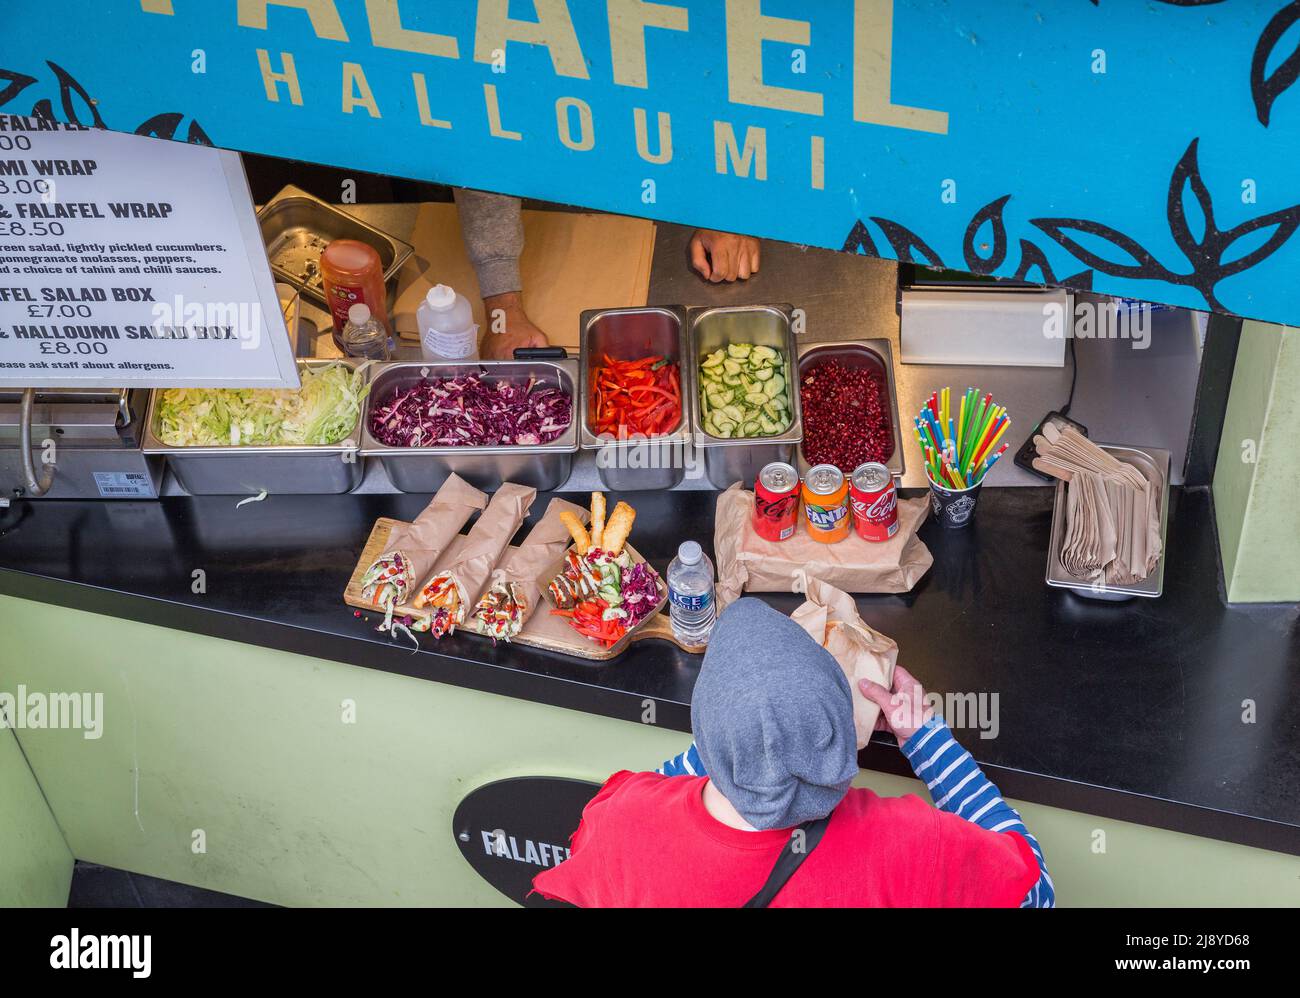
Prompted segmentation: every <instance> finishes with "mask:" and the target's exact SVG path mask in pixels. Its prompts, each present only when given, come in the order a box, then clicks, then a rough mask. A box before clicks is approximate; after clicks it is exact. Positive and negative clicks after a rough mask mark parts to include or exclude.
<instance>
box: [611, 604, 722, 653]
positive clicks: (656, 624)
mask: <svg viewBox="0 0 1300 998" xmlns="http://www.w3.org/2000/svg"><path fill="white" fill-rule="evenodd" d="M647 638H656V639H658V640H660V641H669V642H671V643H672V644H675V645H676V646H677V647H678V648H680V649H681V650H682V651H684V652H689V653H690V654H692V655H703V654H704V650H705V648H706V647H707V646H706V645H688V644H683V643H682V642H681V641H679V640H678V639H677V635H676V634H674V633H673V625H672V622H671V621H670V620H669V619H668V614H666V613H656V614H655V615H654V616H653V617H651V618H650V619H649V620H647V621H646V622H645V623H644V624H642V625H641V626H640V627H639V628H637V630H636V631H634V632H633V634H632V636H631V638H630V639H629V640H628V644H632V643H633V642H636V641H644V640H646V639H647Z"/></svg>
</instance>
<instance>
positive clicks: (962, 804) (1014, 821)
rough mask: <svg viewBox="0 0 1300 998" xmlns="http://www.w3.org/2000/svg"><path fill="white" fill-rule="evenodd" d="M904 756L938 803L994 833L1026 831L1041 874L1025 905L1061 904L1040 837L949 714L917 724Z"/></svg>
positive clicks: (1033, 906) (1031, 906)
mask: <svg viewBox="0 0 1300 998" xmlns="http://www.w3.org/2000/svg"><path fill="white" fill-rule="evenodd" d="M903 755H905V756H906V757H907V761H908V763H910V764H911V766H912V772H914V773H916V778H917V779H918V780H920V781H921V782H922V783H924V784H925V785H926V787H927V789H929V791H930V797H931V799H932V800H933V801H934V806H935V807H937V808H939V809H940V810H941V811H947V812H948V813H949V814H955V815H957V816H958V817H961V818H965V819H966V820H967V821H970V822H972V823H974V824H976V825H979V826H980V827H981V828H985V829H988V830H989V831H990V832H1018V833H1019V834H1020V835H1022V836H1023V837H1024V839H1025V841H1026V842H1028V843H1029V848H1030V849H1032V850H1033V853H1034V858H1035V859H1036V860H1037V861H1038V870H1039V874H1040V875H1039V878H1038V882H1037V883H1035V884H1034V886H1033V887H1031V888H1030V889H1029V893H1028V894H1027V895H1026V896H1025V899H1024V901H1022V902H1021V904H1020V907H1022V908H1053V907H1055V905H1056V892H1055V890H1054V888H1053V886H1052V878H1051V876H1050V875H1049V874H1048V872H1047V862H1046V860H1044V859H1043V850H1042V848H1041V847H1040V846H1039V845H1038V840H1037V839H1036V838H1034V837H1033V836H1032V835H1031V834H1030V833H1029V829H1028V828H1026V827H1025V823H1024V821H1023V820H1021V817H1020V814H1019V813H1018V812H1017V811H1016V809H1015V808H1013V807H1012V806H1011V805H1010V804H1008V803H1007V802H1006V801H1004V800H1003V799H1002V794H1001V793H999V792H998V788H997V787H996V786H994V785H993V783H992V782H990V781H989V778H988V777H987V776H985V775H984V773H983V771H982V770H981V769H980V767H979V764H978V763H977V762H976V761H975V760H974V759H973V758H972V757H971V754H970V753H969V752H967V751H966V750H965V749H964V748H962V747H961V745H960V744H959V743H958V741H957V739H956V738H955V737H953V733H952V730H951V729H950V728H949V727H948V725H947V724H946V723H944V721H943V719H942V718H939V717H936V718H933V719H931V720H929V721H927V722H926V723H925V725H924V726H923V727H921V728H919V729H917V731H916V733H915V734H914V735H912V737H911V738H909V739H908V740H907V742H906V743H905V744H904V745H903Z"/></svg>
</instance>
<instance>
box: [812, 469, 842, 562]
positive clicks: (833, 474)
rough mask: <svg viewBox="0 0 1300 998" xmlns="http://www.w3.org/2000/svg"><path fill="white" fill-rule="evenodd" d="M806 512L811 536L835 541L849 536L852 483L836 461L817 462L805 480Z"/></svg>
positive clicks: (832, 542)
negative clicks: (827, 462) (850, 483)
mask: <svg viewBox="0 0 1300 998" xmlns="http://www.w3.org/2000/svg"><path fill="white" fill-rule="evenodd" d="M803 512H804V520H805V521H806V522H807V524H808V536H809V537H811V538H812V539H813V540H815V541H821V542H822V543H823V544H834V543H835V542H836V541H842V540H844V538H846V537H848V536H849V527H850V526H851V523H852V521H851V519H850V517H849V483H848V479H846V478H845V477H844V472H842V471H840V469H839V468H837V467H835V465H833V464H817V465H814V466H813V467H811V468H809V469H808V474H807V475H805V476H804V480H803Z"/></svg>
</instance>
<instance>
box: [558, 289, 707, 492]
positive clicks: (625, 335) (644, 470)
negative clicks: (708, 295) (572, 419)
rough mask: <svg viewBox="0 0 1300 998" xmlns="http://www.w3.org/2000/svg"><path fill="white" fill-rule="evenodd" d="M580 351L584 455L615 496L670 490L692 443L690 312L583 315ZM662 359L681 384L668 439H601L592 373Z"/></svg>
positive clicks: (662, 436)
mask: <svg viewBox="0 0 1300 998" xmlns="http://www.w3.org/2000/svg"><path fill="white" fill-rule="evenodd" d="M581 325H582V332H581V334H580V335H581V351H580V354H579V360H580V364H581V367H580V370H581V384H582V425H581V427H580V434H581V446H582V449H583V450H594V451H595V452H596V469H597V471H599V473H600V480H601V482H602V484H604V486H605V488H607V489H609V490H610V491H613V492H635V491H641V490H645V489H671V488H672V487H673V486H674V485H677V484H678V483H679V482H681V480H682V478H683V477H684V476H685V474H686V444H687V443H688V442H689V441H690V439H691V422H690V414H689V407H688V405H687V396H689V395H691V394H692V393H693V392H694V390H695V389H694V386H695V377H694V371H695V365H694V364H693V363H692V362H691V360H690V351H689V350H688V349H687V333H686V328H687V317H686V310H685V309H684V308H681V307H674V308H607V309H589V310H588V311H585V312H583V313H582V320H581ZM658 354H663V355H664V356H666V357H668V358H669V359H670V360H673V361H676V363H677V368H678V373H679V377H680V379H681V393H682V399H681V401H682V415H681V418H680V419H679V420H678V422H677V425H676V426H674V427H673V428H672V429H671V430H669V431H668V432H667V433H661V434H656V435H655V436H653V437H642V438H639V439H631V440H616V439H615V438H614V437H612V436H608V435H606V436H604V437H601V436H598V435H597V434H596V433H595V432H594V431H593V430H592V427H591V421H592V415H593V413H592V389H591V377H592V373H593V371H594V370H595V369H596V368H598V367H599V366H600V365H601V363H602V362H603V358H604V357H605V356H609V357H610V358H611V359H613V360H640V359H641V358H642V357H650V356H655V355H658Z"/></svg>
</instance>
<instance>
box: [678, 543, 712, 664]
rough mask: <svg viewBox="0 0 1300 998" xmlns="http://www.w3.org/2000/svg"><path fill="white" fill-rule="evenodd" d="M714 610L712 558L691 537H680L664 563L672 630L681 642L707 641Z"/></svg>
mask: <svg viewBox="0 0 1300 998" xmlns="http://www.w3.org/2000/svg"><path fill="white" fill-rule="evenodd" d="M715 613H716V609H715V607H714V605H713V562H711V561H709V556H708V555H706V554H705V553H704V552H703V551H702V550H700V546H699V545H698V544H697V543H695V541H683V542H682V545H681V547H679V548H678V549H677V557H676V558H674V559H673V560H672V564H670V565H669V566H668V616H669V619H670V620H671V621H672V625H673V634H675V635H676V636H677V640H678V641H680V642H682V644H686V645H703V644H708V642H709V632H710V631H712V630H713V618H714V614H715Z"/></svg>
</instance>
